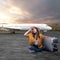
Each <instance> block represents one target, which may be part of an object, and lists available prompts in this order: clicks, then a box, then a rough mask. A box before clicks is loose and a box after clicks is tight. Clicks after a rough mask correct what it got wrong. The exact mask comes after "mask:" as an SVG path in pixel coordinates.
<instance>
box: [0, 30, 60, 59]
mask: <svg viewBox="0 0 60 60" xmlns="http://www.w3.org/2000/svg"><path fill="white" fill-rule="evenodd" d="M23 34H24V32H23V33H16V34H9V33H0V60H60V31H52V32H47V33H45V35H48V36H55V37H58V38H59V44H58V48H59V50H58V52H55V53H54V52H48V51H42V52H39V53H34V54H33V53H29V51H28V46H29V44H28V38H26V37H24V35H23Z"/></svg>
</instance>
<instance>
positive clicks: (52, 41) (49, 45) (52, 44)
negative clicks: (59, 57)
mask: <svg viewBox="0 0 60 60" xmlns="http://www.w3.org/2000/svg"><path fill="white" fill-rule="evenodd" d="M44 46H45V47H46V49H47V50H49V51H51V52H55V51H58V47H57V46H58V38H56V37H47V38H45V39H44Z"/></svg>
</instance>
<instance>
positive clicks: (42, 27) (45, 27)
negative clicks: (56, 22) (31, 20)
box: [0, 23, 52, 33]
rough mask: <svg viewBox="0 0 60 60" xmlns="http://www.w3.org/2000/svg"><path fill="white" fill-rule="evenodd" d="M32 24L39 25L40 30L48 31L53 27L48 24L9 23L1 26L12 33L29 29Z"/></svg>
mask: <svg viewBox="0 0 60 60" xmlns="http://www.w3.org/2000/svg"><path fill="white" fill-rule="evenodd" d="M32 26H35V27H38V28H39V29H40V30H43V31H44V32H46V31H47V30H52V27H50V26H48V25H47V24H8V23H1V24H0V28H5V29H9V30H10V31H11V33H15V30H28V29H29V28H31V27H32Z"/></svg>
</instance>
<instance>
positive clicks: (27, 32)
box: [24, 28, 32, 36]
mask: <svg viewBox="0 0 60 60" xmlns="http://www.w3.org/2000/svg"><path fill="white" fill-rule="evenodd" d="M31 31H32V29H31V28H30V29H29V30H28V31H27V32H25V34H24V36H26V35H27V34H28V33H30V32H31Z"/></svg>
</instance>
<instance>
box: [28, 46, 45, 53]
mask: <svg viewBox="0 0 60 60" xmlns="http://www.w3.org/2000/svg"><path fill="white" fill-rule="evenodd" d="M29 49H30V50H34V51H35V52H41V51H42V50H44V49H45V47H44V46H43V47H42V48H38V46H35V45H33V46H29Z"/></svg>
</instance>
